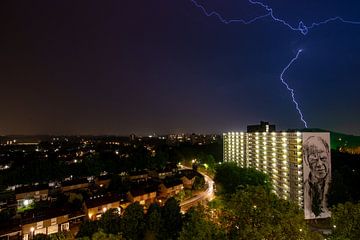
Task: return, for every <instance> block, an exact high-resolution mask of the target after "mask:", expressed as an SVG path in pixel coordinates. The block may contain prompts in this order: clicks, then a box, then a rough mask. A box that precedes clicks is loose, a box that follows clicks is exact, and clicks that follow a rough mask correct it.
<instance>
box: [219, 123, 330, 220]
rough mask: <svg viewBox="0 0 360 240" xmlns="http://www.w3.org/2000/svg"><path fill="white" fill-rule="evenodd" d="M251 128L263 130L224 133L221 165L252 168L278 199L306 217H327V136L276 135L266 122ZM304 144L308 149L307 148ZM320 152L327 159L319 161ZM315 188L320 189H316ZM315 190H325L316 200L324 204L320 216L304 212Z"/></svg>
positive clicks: (305, 134) (284, 133) (328, 172)
mask: <svg viewBox="0 0 360 240" xmlns="http://www.w3.org/2000/svg"><path fill="white" fill-rule="evenodd" d="M262 125H264V126H262ZM250 129H256V130H259V129H261V130H262V131H252V130H250V131H249V128H248V132H228V133H224V134H223V141H224V152H223V154H224V155H223V158H224V162H235V163H236V164H237V165H238V166H240V167H251V168H255V169H257V170H259V171H262V172H264V173H266V174H267V175H268V176H269V177H270V179H271V182H272V186H273V190H272V191H273V192H274V193H275V194H277V195H278V196H279V197H281V198H283V199H287V200H290V201H293V202H295V203H297V204H298V205H299V206H301V207H303V208H304V209H305V218H307V219H311V218H321V217H329V211H328V209H327V207H326V193H327V190H328V184H329V181H330V177H331V171H330V170H331V166H330V163H331V159H330V147H329V146H330V134H329V133H314V132H295V131H293V132H292V131H288V132H276V131H275V126H274V125H269V124H268V123H267V122H261V124H260V125H259V127H254V126H252V127H251V128H250ZM271 130H273V131H271ZM307 143H309V144H310V145H311V146H310V147H306V146H307ZM309 149H310V150H312V151H309ZM320 152H321V153H324V154H326V156H323V158H321V156H320ZM309 159H313V164H312V165H311V163H310V164H309ZM309 176H310V178H311V181H312V183H311V184H309V180H308V179H309ZM314 176H317V177H314ZM308 185H311V186H312V189H310V188H309V187H307V186H308ZM315 185H317V186H320V187H317V188H316V187H314V186H315ZM314 189H320V190H319V191H323V192H324V191H326V193H322V194H320V195H321V199H320V200H318V202H319V204H322V205H323V207H322V208H321V209H322V213H320V214H319V213H316V214H310V213H307V212H306V209H309V208H311V205H312V202H313V201H312V199H311V197H309V196H310V195H311V196H312V195H316V194H315V193H314V192H313V191H314ZM304 191H305V192H304ZM311 191H312V193H311ZM309 192H310V193H311V194H309ZM304 196H305V201H304ZM317 196H318V195H317ZM309 211H310V212H311V210H309Z"/></svg>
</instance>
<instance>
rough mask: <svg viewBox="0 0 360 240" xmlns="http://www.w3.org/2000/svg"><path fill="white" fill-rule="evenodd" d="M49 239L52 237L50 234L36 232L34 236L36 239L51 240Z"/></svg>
mask: <svg viewBox="0 0 360 240" xmlns="http://www.w3.org/2000/svg"><path fill="white" fill-rule="evenodd" d="M49 239H50V238H49V236H48V235H46V234H42V233H40V234H36V235H35V236H34V240H49Z"/></svg>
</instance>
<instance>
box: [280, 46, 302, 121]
mask: <svg viewBox="0 0 360 240" xmlns="http://www.w3.org/2000/svg"><path fill="white" fill-rule="evenodd" d="M301 52H302V49H299V50H298V52H297V53H296V55H295V57H294V58H292V59H291V61H290V62H289V64H288V65H286V67H285V68H284V69H283V70H282V72H281V74H280V80H281V82H282V83H283V84H284V85H285V86H286V88H287V90H288V91H289V92H290V94H291V98H292V101H293V102H294V104H295V107H296V110H297V111H298V113H299V115H300V120H301V121H302V122H303V123H304V126H305V128H307V127H308V126H307V122H306V121H305V120H304V115H303V113H302V112H301V109H300V107H299V104H298V102H297V101H296V99H295V91H294V89H292V88H290V87H289V84H287V83H286V82H285V80H284V74H285V72H286V71H287V70H288V69H289V68H290V66H291V65H292V64H293V63H294V62H295V61H296V60H297V59H298V58H299V56H300V53H301Z"/></svg>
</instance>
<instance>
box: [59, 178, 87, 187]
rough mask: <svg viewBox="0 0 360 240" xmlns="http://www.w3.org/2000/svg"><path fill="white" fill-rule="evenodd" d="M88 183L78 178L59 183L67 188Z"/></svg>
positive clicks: (84, 179)
mask: <svg viewBox="0 0 360 240" xmlns="http://www.w3.org/2000/svg"><path fill="white" fill-rule="evenodd" d="M86 183H89V181H88V180H87V179H86V178H78V179H73V180H70V181H65V182H62V183H61V186H62V187H67V186H73V185H78V184H86Z"/></svg>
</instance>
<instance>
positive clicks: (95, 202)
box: [85, 194, 127, 208]
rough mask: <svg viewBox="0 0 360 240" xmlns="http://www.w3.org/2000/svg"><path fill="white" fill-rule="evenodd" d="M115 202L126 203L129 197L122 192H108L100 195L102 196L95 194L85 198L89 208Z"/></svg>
mask: <svg viewBox="0 0 360 240" xmlns="http://www.w3.org/2000/svg"><path fill="white" fill-rule="evenodd" d="M114 202H121V203H125V202H127V199H126V197H125V196H124V195H122V194H106V195H100V196H93V197H91V198H89V199H87V200H85V205H86V207H87V208H94V207H98V206H102V205H105V204H109V203H114Z"/></svg>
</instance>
